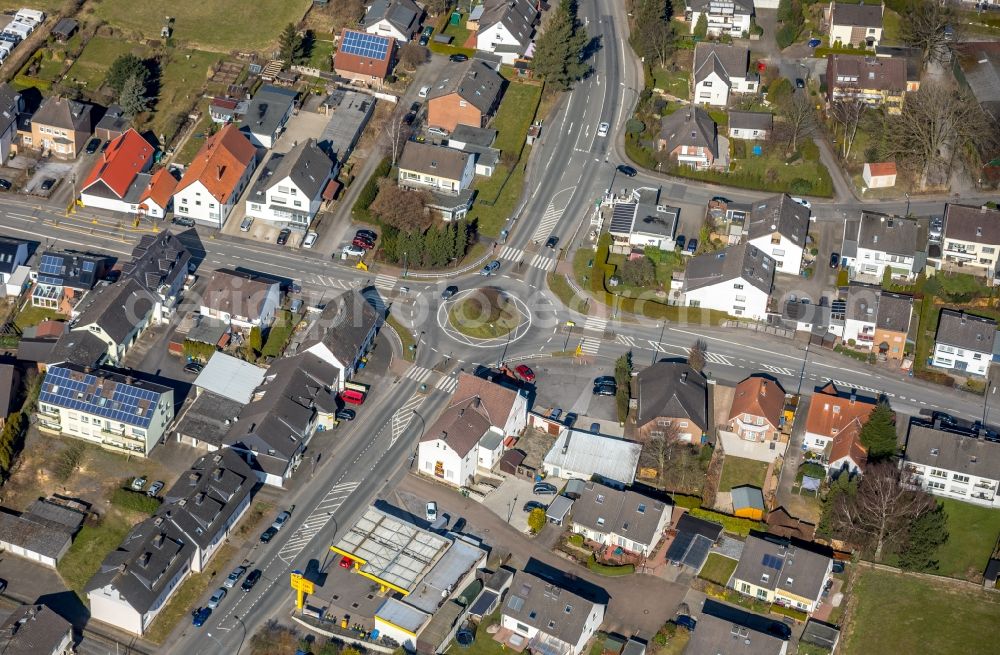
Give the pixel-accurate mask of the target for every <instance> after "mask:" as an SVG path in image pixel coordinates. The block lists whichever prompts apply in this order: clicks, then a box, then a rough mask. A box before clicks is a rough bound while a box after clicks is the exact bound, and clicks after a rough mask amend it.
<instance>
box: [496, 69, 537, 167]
mask: <svg viewBox="0 0 1000 655" xmlns="http://www.w3.org/2000/svg"><path fill="white" fill-rule="evenodd" d="M541 95H542V87H540V86H538V85H537V84H521V83H518V82H511V83H510V84H508V85H507V90H506V91H505V92H504V94H503V100H502V101H501V102H500V108H499V109H497V115H496V117H495V118H494V119H493V129H495V130H496V131H497V140H496V143H495V144H494V146H493V147H494V148H497V149H498V150H500V151H501V152H519V151H520V150H521V146H523V145H524V139H525V136H527V134H528V128H529V127H531V120H532V119H533V118H534V117H535V109H536V108H537V107H538V99H539V97H540V96H541Z"/></svg>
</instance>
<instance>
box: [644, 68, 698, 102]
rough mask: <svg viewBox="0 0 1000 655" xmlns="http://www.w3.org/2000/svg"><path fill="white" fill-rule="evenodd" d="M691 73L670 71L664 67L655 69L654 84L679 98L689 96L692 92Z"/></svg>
mask: <svg viewBox="0 0 1000 655" xmlns="http://www.w3.org/2000/svg"><path fill="white" fill-rule="evenodd" d="M690 78H691V76H690V74H689V73H688V72H687V71H685V70H681V71H677V72H670V71H668V70H666V69H664V68H657V69H656V70H654V71H653V86H655V87H656V88H657V89H663V91H664V92H666V93H669V94H670V95H672V96H674V97H677V98H687V97H688V95H689V93H690V88H691V87H690Z"/></svg>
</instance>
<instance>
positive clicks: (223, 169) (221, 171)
mask: <svg viewBox="0 0 1000 655" xmlns="http://www.w3.org/2000/svg"><path fill="white" fill-rule="evenodd" d="M225 172H226V167H225V166H219V179H220V180H221V179H222V175H223V173H225Z"/></svg>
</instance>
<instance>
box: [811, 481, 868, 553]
mask: <svg viewBox="0 0 1000 655" xmlns="http://www.w3.org/2000/svg"><path fill="white" fill-rule="evenodd" d="M857 493H858V479H857V478H851V476H849V475H841V476H838V477H837V479H836V480H834V481H833V482H832V483H831V484H830V489H829V491H827V492H826V497H825V498H823V507H822V510H821V513H820V517H819V523H818V524H817V525H816V534H817V535H819V536H821V537H824V538H826V539H832V538H833V537H835V536H836V535H835V534H834V532H835V530H834V525H833V523H834V521H833V511H834V508H835V507H837V506H838V504H839V503H840V502H841V498H844V497H846V498H852V497H854V496H855V495H857Z"/></svg>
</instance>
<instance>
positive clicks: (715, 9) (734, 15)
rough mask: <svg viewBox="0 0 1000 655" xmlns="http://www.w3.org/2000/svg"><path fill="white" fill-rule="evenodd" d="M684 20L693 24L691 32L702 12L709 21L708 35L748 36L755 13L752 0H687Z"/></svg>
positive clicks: (692, 32) (736, 37) (735, 37)
mask: <svg viewBox="0 0 1000 655" xmlns="http://www.w3.org/2000/svg"><path fill="white" fill-rule="evenodd" d="M685 4H686V6H685V7H684V14H685V16H684V20H685V21H687V22H688V23H690V24H691V34H694V31H695V28H696V27H697V26H698V20H699V19H700V18H701V16H702V14H704V15H705V19H706V21H707V23H708V36H715V37H718V36H722V35H726V36H731V37H733V38H734V39H738V38H740V37H743V38H746V37H747V36H748V35H749V33H750V18H751V17H752V16H753V14H754V7H753V4H754V3H753V2H752V0H687V2H686V3H685Z"/></svg>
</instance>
